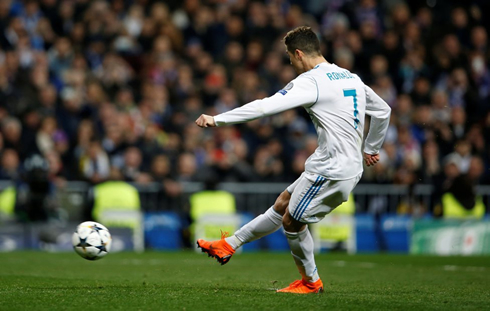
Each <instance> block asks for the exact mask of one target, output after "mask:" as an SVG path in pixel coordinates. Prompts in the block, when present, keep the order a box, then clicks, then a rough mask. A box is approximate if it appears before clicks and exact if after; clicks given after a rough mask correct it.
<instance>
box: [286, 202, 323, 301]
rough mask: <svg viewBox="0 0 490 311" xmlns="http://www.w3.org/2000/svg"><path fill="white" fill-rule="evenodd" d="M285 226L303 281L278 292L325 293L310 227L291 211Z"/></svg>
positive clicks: (287, 215) (287, 214)
mask: <svg viewBox="0 0 490 311" xmlns="http://www.w3.org/2000/svg"><path fill="white" fill-rule="evenodd" d="M283 226H284V230H285V231H286V237H287V238H288V243H289V247H290V248H291V254H292V255H293V258H294V262H295V263H296V266H297V267H298V271H299V273H300V274H301V280H298V281H295V282H293V283H291V284H290V285H289V286H288V287H286V288H283V289H280V290H278V292H283V293H296V294H309V293H321V292H323V282H322V280H320V276H319V275H318V270H317V268H316V263H315V255H314V243H313V238H312V236H311V234H310V231H309V230H308V227H307V226H306V224H304V223H302V222H300V221H297V220H296V219H294V218H293V217H292V216H291V214H290V213H289V211H286V213H285V214H284V218H283Z"/></svg>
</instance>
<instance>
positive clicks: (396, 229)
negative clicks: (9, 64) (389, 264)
mask: <svg viewBox="0 0 490 311" xmlns="http://www.w3.org/2000/svg"><path fill="white" fill-rule="evenodd" d="M411 227H412V218H411V217H410V216H407V215H383V216H382V217H381V232H382V235H383V240H384V241H385V243H386V248H387V250H388V251H389V252H401V253H408V251H409V249H410V231H411Z"/></svg>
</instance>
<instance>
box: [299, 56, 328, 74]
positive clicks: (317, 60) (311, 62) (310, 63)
mask: <svg viewBox="0 0 490 311" xmlns="http://www.w3.org/2000/svg"><path fill="white" fill-rule="evenodd" d="M321 63H327V64H329V62H327V60H326V59H325V57H323V56H317V57H311V58H307V59H304V63H303V64H304V68H305V71H309V70H311V69H313V68H315V67H316V66H317V65H320V64H321Z"/></svg>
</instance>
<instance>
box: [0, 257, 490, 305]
mask: <svg viewBox="0 0 490 311" xmlns="http://www.w3.org/2000/svg"><path fill="white" fill-rule="evenodd" d="M489 259H490V258H488V257H426V256H408V255H353V256H350V255H346V254H320V255H317V265H318V269H319V271H320V275H321V277H322V279H323V282H324V284H325V287H326V293H324V294H310V295H291V294H278V293H275V292H274V291H273V289H274V288H278V287H284V286H286V285H288V284H289V283H290V282H291V281H293V280H294V279H296V278H298V276H299V274H298V272H297V270H296V267H295V266H294V263H293V259H292V257H291V256H290V255H289V254H287V253H245V254H238V255H235V256H234V257H233V258H232V260H231V261H230V262H229V263H228V264H227V265H225V266H220V265H219V264H218V263H216V262H215V260H214V259H211V258H208V257H207V256H206V255H204V254H198V253H195V252H192V251H188V252H176V253H165V252H147V253H143V254H135V253H114V254H109V255H108V256H107V257H106V258H104V259H102V260H100V261H96V262H90V261H86V260H84V259H82V258H80V257H79V256H78V255H76V254H75V253H44V252H14V253H0V310H2V311H3V310H299V311H306V310H485V309H486V310H489V309H490V260H489Z"/></svg>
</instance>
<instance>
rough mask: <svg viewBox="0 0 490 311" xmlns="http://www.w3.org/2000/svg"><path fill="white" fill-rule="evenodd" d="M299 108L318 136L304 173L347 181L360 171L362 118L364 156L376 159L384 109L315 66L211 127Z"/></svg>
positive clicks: (326, 67)
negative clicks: (368, 122) (367, 118)
mask: <svg viewBox="0 0 490 311" xmlns="http://www.w3.org/2000/svg"><path fill="white" fill-rule="evenodd" d="M295 107H304V108H305V109H306V111H308V113H309V115H310V117H311V120H312V121H313V123H314V125H315V128H316V131H317V134H318V148H317V149H316V150H315V152H314V153H313V154H312V155H311V156H310V157H309V158H308V160H307V161H306V164H305V170H306V171H307V172H310V173H315V174H318V175H322V176H325V177H326V178H328V179H331V180H344V179H350V178H353V177H355V176H357V175H359V174H360V173H361V172H362V170H363V166H362V161H363V157H362V149H361V146H362V141H363V133H364V116H365V114H368V115H370V116H371V125H370V129H369V133H368V137H367V138H366V141H365V144H364V152H366V153H368V154H373V155H374V154H378V153H379V149H380V148H381V146H382V144H383V141H384V137H385V135H386V131H387V129H388V125H389V119H390V112H391V109H390V107H389V106H388V105H387V104H386V102H385V101H383V100H382V99H381V98H380V97H379V96H378V95H376V93H374V91H373V90H372V89H371V88H369V87H368V86H366V85H365V84H364V83H363V82H362V81H361V79H360V78H359V77H358V76H357V75H355V74H352V73H350V72H349V71H348V70H346V69H343V68H340V67H338V66H337V65H334V64H329V63H326V62H325V63H321V64H319V65H317V66H315V68H313V69H311V70H309V71H307V72H305V73H303V74H301V75H299V76H298V77H297V78H296V79H294V80H293V81H291V82H290V83H289V84H288V85H287V86H286V87H285V88H284V89H282V90H280V91H279V92H277V93H276V94H274V95H273V96H271V97H267V98H264V99H259V100H255V101H253V102H250V103H248V104H246V105H244V106H242V107H239V108H236V109H233V110H231V111H228V112H225V113H222V114H219V115H217V116H215V117H214V120H215V122H216V125H218V126H222V125H226V124H235V123H242V122H246V121H250V120H254V119H257V118H261V117H265V116H268V115H272V114H276V113H279V112H282V111H285V110H288V109H291V108H295Z"/></svg>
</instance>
